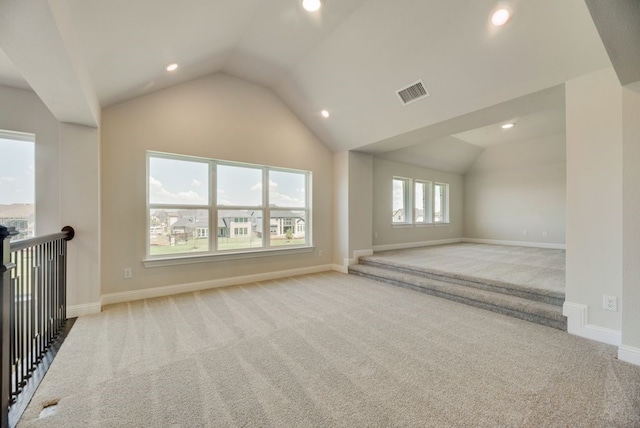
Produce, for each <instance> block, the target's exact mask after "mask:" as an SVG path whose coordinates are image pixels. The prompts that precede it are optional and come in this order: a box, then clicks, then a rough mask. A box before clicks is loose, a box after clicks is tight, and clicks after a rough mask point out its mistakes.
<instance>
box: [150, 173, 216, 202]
mask: <svg viewBox="0 0 640 428" xmlns="http://www.w3.org/2000/svg"><path fill="white" fill-rule="evenodd" d="M149 192H150V195H149V196H150V198H149V199H150V200H151V202H152V203H159V204H162V203H165V204H166V203H184V202H190V203H199V204H206V203H207V200H206V199H205V198H203V197H202V196H200V195H199V194H198V193H197V192H194V191H193V190H189V191H188V192H178V193H173V192H170V191H168V190H167V189H165V188H164V186H163V185H162V182H160V181H159V180H156V179H155V178H153V177H151V176H149Z"/></svg>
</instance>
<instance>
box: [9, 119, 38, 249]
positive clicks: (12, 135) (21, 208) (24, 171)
mask: <svg viewBox="0 0 640 428" xmlns="http://www.w3.org/2000/svg"><path fill="white" fill-rule="evenodd" d="M0 153H2V156H3V162H2V170H1V171H0V224H2V225H3V226H8V227H15V228H16V230H17V231H18V235H16V236H12V237H11V239H12V240H18V239H26V238H31V237H33V236H35V227H36V226H35V166H34V165H35V135H33V134H27V133H22V132H13V131H3V130H0Z"/></svg>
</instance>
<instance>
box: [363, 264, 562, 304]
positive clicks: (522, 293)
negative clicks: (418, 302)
mask: <svg viewBox="0 0 640 428" xmlns="http://www.w3.org/2000/svg"><path fill="white" fill-rule="evenodd" d="M359 263H360V264H361V265H367V266H373V267H379V268H383V269H391V270H396V271H399V272H404V273H408V274H411V275H418V276H423V277H425V278H430V279H434V280H438V281H444V282H448V283H453V284H458V285H463V286H465V287H472V288H477V289H480V290H486V291H491V292H495V293H501V294H507V295H510V296H516V297H522V298H524V299H528V300H535V301H538V302H543V303H549V304H551V305H556V306H562V305H563V304H564V300H565V296H564V295H563V294H562V293H557V292H552V291H549V290H537V289H532V288H530V287H526V286H523V285H519V284H512V283H509V282H503V281H495V280H486V279H482V278H475V277H472V276H469V275H463V274H459V273H452V272H444V271H438V270H435V269H429V268H424V267H419V266H415V265H405V264H400V263H397V262H394V261H390V260H388V259H385V258H383V257H376V256H370V257H360V259H359Z"/></svg>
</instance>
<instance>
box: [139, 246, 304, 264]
mask: <svg viewBox="0 0 640 428" xmlns="http://www.w3.org/2000/svg"><path fill="white" fill-rule="evenodd" d="M313 249H314V247H289V248H282V247H281V248H267V249H265V248H261V249H259V250H249V251H242V252H235V253H224V252H220V253H216V254H211V253H206V254H198V255H189V256H173V257H162V258H150V259H145V260H143V261H142V264H143V265H144V267H146V268H154V267H164V266H178V265H188V264H192V263H209V262H222V261H227V260H238V259H252V258H256V257H265V256H283V255H290V254H299V253H310V252H312V251H313Z"/></svg>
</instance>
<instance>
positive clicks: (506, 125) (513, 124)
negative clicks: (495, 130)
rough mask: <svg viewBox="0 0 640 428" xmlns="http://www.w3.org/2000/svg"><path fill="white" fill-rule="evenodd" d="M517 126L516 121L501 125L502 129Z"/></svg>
mask: <svg viewBox="0 0 640 428" xmlns="http://www.w3.org/2000/svg"><path fill="white" fill-rule="evenodd" d="M514 126H515V123H505V124H504V125H502V126H501V128H502V129H511V128H513V127H514Z"/></svg>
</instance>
